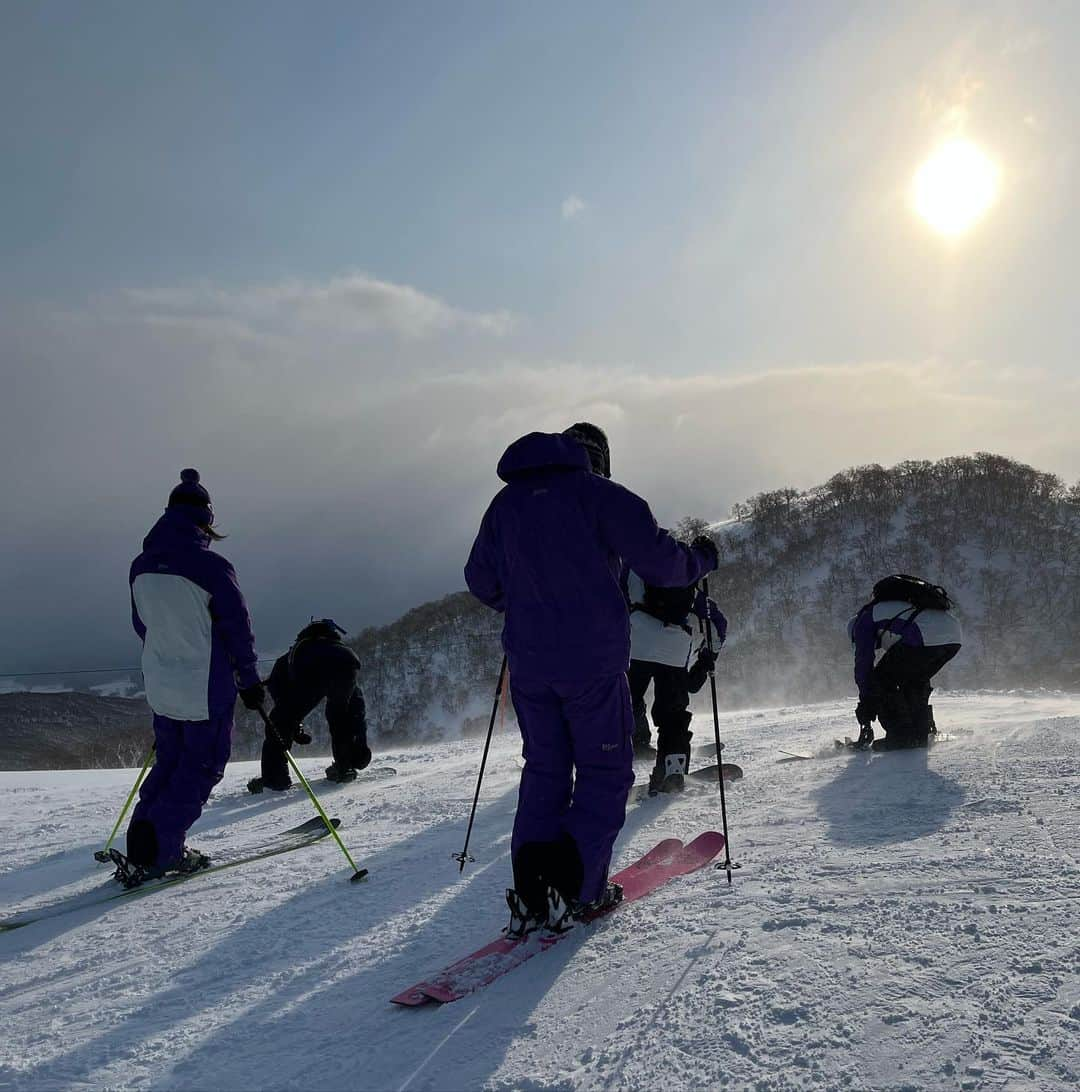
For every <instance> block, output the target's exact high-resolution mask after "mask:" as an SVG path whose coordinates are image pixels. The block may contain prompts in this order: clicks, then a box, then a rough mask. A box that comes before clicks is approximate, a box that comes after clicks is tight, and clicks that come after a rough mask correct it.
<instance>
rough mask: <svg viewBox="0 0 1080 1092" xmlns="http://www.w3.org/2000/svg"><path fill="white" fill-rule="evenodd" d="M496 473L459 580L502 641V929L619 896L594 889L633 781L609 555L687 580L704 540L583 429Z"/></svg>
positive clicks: (655, 579) (623, 621) (535, 440)
mask: <svg viewBox="0 0 1080 1092" xmlns="http://www.w3.org/2000/svg"><path fill="white" fill-rule="evenodd" d="M497 473H498V475H499V477H500V478H501V479H502V480H503V481H504V482H506V485H505V487H504V488H503V489H502V490H501V491H500V492H499V493H498V494H497V495H496V497H495V499H494V500H493V501H492V502H491V505H490V506H489V507H488V510H487V512H486V513H485V514H484V518H483V521H482V523H481V525H480V531H479V533H478V534H477V536H476V541H475V543H474V544H473V548H472V552H471V553H470V555H469V560H468V563H467V564H466V566H465V580H466V583H467V584H468V587H469V590H470V591H471V592H472V594H473V595H475V596H476V597H477V598H478V599H479V600H481V602H483V603H486V604H487V605H488V606H490V607H492V608H493V609H494V610H497V611H500V612H501V613H502V614H503V616H504V621H503V631H502V642H503V648H504V650H505V651H506V656H507V663H508V666H509V670H510V693H511V697H512V699H513V702H514V709H515V710H516V712H517V718H518V725H519V727H520V729H521V735H522V740H523V754H524V758H525V768H524V770H523V772H522V775H521V786H520V790H519V794H518V810H517V815H516V818H515V820H514V833H513V838H512V841H511V856H512V859H513V870H514V888H512V889H510V890H508V891H507V903H508V905H509V907H510V913H511V922H510V927H509V929H508V933H509V935H523V934H524V933H525V932H528V931H529V930H530V929H534V928H537V927H539V926H543V925H546V926H547V927H548V928H551V929H556V930H558V929H563V928H566V927H568V926H569V925H570V922H571V919H572V918H573V917H575V916H577V915H580V914H582V913H584V912H587V911H589V910H593V909H596V908H598V907H601V906H604V905H608V904H609V903H610V902H611V901H617V899H618V898H619V897H620V896H621V891H619V890H618V885H615V884H609V883H608V879H607V876H608V867H609V865H610V863H611V853H612V848H613V846H614V843H615V838H616V836H617V835H618V833H619V831H620V830H621V829H622V825H623V822H624V820H625V817H626V798H627V795H628V794H629V791H630V787H631V786H632V784H633V781H634V770H633V747H632V744H631V737H632V734H633V728H634V720H633V714H632V712H631V708H630V691H629V687H628V684H627V679H626V671H627V668H628V666H629V663H630V621H629V611H628V608H627V604H626V599H625V597H624V595H623V592H622V588H621V586H620V575H621V571H622V566H623V563H624V562H625V563H626V564H629V565H630V566H631V567H632V568H633V569H634V571H635V572H638V573H640V574H641V575H642V576H643V577H644V578H646V579H648V580H649V581H650V582H651V583H653V584H657V585H663V586H672V585H687V584H691V583H693V582H694V581H696V580H697V579H698V578H699V577H700V576H702V575H704V574H705V573H708V572H710V571H711V570H713V569H715V568H716V564H717V555H716V547H715V546H714V545H713V543H712V542H711V541H710V540H708V539H697V540H695V541H694V543H693V544H692V545H691V546H684V545H682V544H680V543H679V542H677V541H676V540H675V539H674V538H672V536H671V535H669V534H668V533H667V531H664V530H662V529H660V528H659V527H658V526H657V524H656V520H655V519H653V515H652V512H651V511H650V510H649V506H648V504H646V503H645V501H644V500H642V499H641V498H640V497H638V496H635V494H633V493H631V492H630V491H629V490H628V489H624V488H623V487H622V486H621V485H617V484H616V483H615V482H613V481H610V480H609V479H610V476H611V458H610V452H609V449H608V444H607V437H606V436H605V435H604V433H603V431H602V430H601V429H599V428H597V427H596V426H595V425H590V424H587V423H583V424H579V425H574V426H573V427H572V428H570V429H568V430H567V431H566V432H565V433H561V434H559V433H554V434H549V433H541V432H533V433H530V434H529V435H527V436H523V437H522V438H521V439H520V440H517V441H516V442H515V443H513V444H511V445H510V447H508V448H507V449H506V452H505V453H504V454H503V456H502V458H501V459H500V460H499V465H498V470H497Z"/></svg>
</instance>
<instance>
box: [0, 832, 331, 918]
mask: <svg viewBox="0 0 1080 1092" xmlns="http://www.w3.org/2000/svg"><path fill="white" fill-rule="evenodd" d="M330 822H331V823H333V824H334V827H335V828H337V827H339V826H340V825H341V820H340V819H331V820H330ZM329 835H330V832H329V831H328V830H327V829H326V824H325V823H324V822H323V821H322V819H320V818H319V817H318V816H316V817H315V818H314V819H309V820H308V821H307V822H306V823H301V824H300V825H299V826H297V827H292V828H291V829H289V830H285V831H281V832H280V833H279V834H275V835H273V836H272V837H271V838H269V839H267V841H266V842H265V843H264V844H262V845H259V846H256V847H254V848H252V849H249V850H247V851H245V852H244V854H243V856H240V857H233V858H229V859H226V860H224V861H221V862H220V863H219V864H213V863H212V864H211V865H210V867H209V868H203V869H201V870H200V871H198V872H189V873H182V874H181V873H173V874H170V875H167V876H163V877H162V878H161V879H159V880H148V881H147V882H146V883H144V884H141V885H140V886H139V887H131V888H122V887H119V886H118V885H117V884H116V883H115V881H113V880H109V881H108V882H107V883H106V884H104V885H102V886H101V887H96V888H94V889H92V890H90V891H84V892H80V893H79V894H77V895H72V896H71V897H70V898H67V899H61V900H60V901H59V902H54V903H49V904H47V905H45V906H42V907H39V908H37V909H35V910H27V911H25V912H23V913H20V914H13V915H12V916H11V917H8V918H2V919H0V933H5V932H10V931H11V930H12V929H21V928H22V927H23V926H24V925H31V924H33V923H34V922H36V921H45V920H47V919H49V918H56V917H60V916H61V915H63V914H71V913H74V912H75V911H77V910H85V909H86V908H87V907H92V906H99V905H101V904H104V903H110V902H115V901H116V900H117V899H137V898H140V897H141V896H143V895H152V894H154V892H156V891H164V890H166V889H168V888H170V887H175V886H176V885H177V884H180V883H188V882H189V881H191V880H197V879H198V878H199V877H200V876H212V875H213V874H214V873H215V872H222V871H224V870H225V869H227V868H236V867H237V866H238V865H242V864H249V863H251V862H252V861H261V860H262V859H263V858H266V857H276V856H278V855H279V854H281V853H291V852H292V851H293V850H296V849H302V848H303V847H304V846H309V845H314V844H315V843H316V842H320V841H322V839H323V838H327V837H329Z"/></svg>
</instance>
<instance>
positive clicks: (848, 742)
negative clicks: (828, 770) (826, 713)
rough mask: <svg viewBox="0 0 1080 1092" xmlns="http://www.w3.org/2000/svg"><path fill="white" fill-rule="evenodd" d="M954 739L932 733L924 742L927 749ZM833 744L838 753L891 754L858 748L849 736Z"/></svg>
mask: <svg viewBox="0 0 1080 1092" xmlns="http://www.w3.org/2000/svg"><path fill="white" fill-rule="evenodd" d="M877 738H878V739H884V738H885V737H884V736H878V737H877ZM954 738H955V737H953V736H951V735H949V733H948V732H934V733H932V734H931V736H930V738H929V739H928V740H927V741H926V745H927V746H928V747H933V746H935V745H936V744H938V743H949V742H951V741H952V740H953V739H954ZM833 744H834V745H835V746H836V749H837V750H838V751H842V750H844V749H847V750H849V751H864V752H866V753H867V754H872V755H887V754H892V753H893V752H892V751H875V750H874V748H873V747H860V746H859V741H858V740H857V739H852V737H851V736H844V738H843V739H834V740H833ZM896 749H897V750H899V751H905V750H918V749H919V748H917V747H898V748H896Z"/></svg>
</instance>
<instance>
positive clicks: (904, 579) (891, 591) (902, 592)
mask: <svg viewBox="0 0 1080 1092" xmlns="http://www.w3.org/2000/svg"><path fill="white" fill-rule="evenodd" d="M889 599H895V600H898V601H899V602H901V603H910V604H911V605H912V606H913V607H917V608H918V609H919V610H921V611H922V610H950V609H951V608H952V600H951V599H950V598H949V593H948V592H947V591H946V590H945V589H944V588H943V587H941V585H940V584H928V583H927V582H926V581H925V580H920V579H919V578H918V577H917V576H907V575H906V574H904V573H896V574H894V575H893V576H886V577H885V578H884V579H882V580H879V581H878V582H877V583H876V584H875V585H874V598H873V602H875V603H881V602H884V601H886V600H889Z"/></svg>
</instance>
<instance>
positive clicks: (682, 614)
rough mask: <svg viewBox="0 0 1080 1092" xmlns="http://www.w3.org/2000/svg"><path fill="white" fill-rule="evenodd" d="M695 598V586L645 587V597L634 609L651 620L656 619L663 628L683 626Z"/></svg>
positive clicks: (647, 585)
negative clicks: (661, 623) (650, 617)
mask: <svg viewBox="0 0 1080 1092" xmlns="http://www.w3.org/2000/svg"><path fill="white" fill-rule="evenodd" d="M696 598H697V584H691V585H690V586H689V587H688V588H657V587H654V586H653V585H652V584H646V585H645V596H644V598H643V600H642V601H641V603H639V604H638V605H637V607H636V609H637V610H643V611H644V612H645V613H646V614H651V615H652V617H653V618H658V619H659V620H660V621H661V622H663V623H664V625H665V626H685V625H686V617H687V615H688V614H689V613H690V610H691V608H692V607H693V605H694V600H695V599H696Z"/></svg>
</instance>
